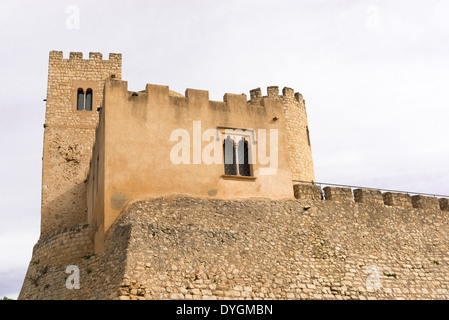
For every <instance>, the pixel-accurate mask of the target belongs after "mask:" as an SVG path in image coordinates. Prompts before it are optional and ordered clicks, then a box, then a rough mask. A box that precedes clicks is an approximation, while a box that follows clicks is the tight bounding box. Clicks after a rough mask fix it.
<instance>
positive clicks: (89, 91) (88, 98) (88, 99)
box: [85, 89, 92, 111]
mask: <svg viewBox="0 0 449 320" xmlns="http://www.w3.org/2000/svg"><path fill="white" fill-rule="evenodd" d="M85 109H86V111H92V89H87V90H86V108H85Z"/></svg>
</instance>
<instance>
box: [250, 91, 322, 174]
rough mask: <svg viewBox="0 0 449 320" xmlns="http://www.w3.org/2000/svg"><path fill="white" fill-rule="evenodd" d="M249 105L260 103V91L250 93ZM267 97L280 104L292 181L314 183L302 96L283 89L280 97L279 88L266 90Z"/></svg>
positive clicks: (310, 147) (310, 148)
mask: <svg viewBox="0 0 449 320" xmlns="http://www.w3.org/2000/svg"><path fill="white" fill-rule="evenodd" d="M250 94H251V100H250V101H249V103H260V101H261V100H262V98H263V97H262V91H261V89H260V88H257V89H254V90H251V91H250ZM267 96H268V98H271V99H273V100H277V101H280V102H282V104H283V106H284V114H285V126H286V133H287V143H288V154H289V158H290V167H291V172H292V179H293V180H297V181H307V182H314V181H315V173H314V169H313V158H312V146H311V144H310V135H309V126H308V123H307V112H306V105H305V101H304V99H303V96H302V95H301V94H300V93H298V92H296V93H295V92H294V90H293V89H291V88H288V87H284V88H283V89H282V95H280V94H279V87H277V86H271V87H268V88H267Z"/></svg>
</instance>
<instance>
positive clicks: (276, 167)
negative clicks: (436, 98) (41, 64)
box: [41, 51, 314, 250]
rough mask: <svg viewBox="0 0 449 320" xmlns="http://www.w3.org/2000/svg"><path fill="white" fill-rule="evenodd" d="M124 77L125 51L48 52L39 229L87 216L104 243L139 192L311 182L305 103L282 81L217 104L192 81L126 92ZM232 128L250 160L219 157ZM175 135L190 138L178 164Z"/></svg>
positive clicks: (253, 190)
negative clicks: (181, 87)
mask: <svg viewBox="0 0 449 320" xmlns="http://www.w3.org/2000/svg"><path fill="white" fill-rule="evenodd" d="M120 79H121V55H120V54H110V55H109V60H103V58H102V56H101V54H99V53H90V55H89V59H83V57H82V54H81V53H73V52H72V53H70V57H69V59H64V58H63V56H62V52H58V51H53V52H51V53H50V63H49V76H48V92H47V109H46V120H45V135H44V157H43V183H42V184H43V186H42V223H41V233H42V236H43V237H45V236H48V235H50V234H52V233H54V232H57V231H59V230H62V229H64V228H67V227H73V226H76V225H78V224H81V223H88V224H90V225H93V226H95V229H96V230H97V233H96V237H95V238H96V239H97V241H96V243H97V245H96V248H97V250H101V248H102V245H101V243H102V241H103V235H104V233H105V232H106V231H107V230H108V229H109V228H110V226H111V225H112V224H113V223H114V221H115V219H116V217H117V216H118V215H119V214H120V212H121V211H122V210H123V208H124V207H125V206H126V205H127V204H128V203H131V202H132V201H134V200H136V199H140V198H145V197H157V196H165V195H172V194H181V195H189V196H195V197H206V198H215V199H233V198H249V197H251V198H254V197H256V198H257V197H260V198H277V199H279V198H292V197H293V189H292V180H302V181H313V180H314V173H313V162H312V153H311V146H310V138H309V130H308V125H307V116H306V110H305V103H304V100H303V98H302V95H301V94H299V93H296V94H295V93H294V91H293V89H290V88H284V89H283V91H282V95H280V94H279V88H278V87H269V88H268V89H267V95H266V96H263V95H262V91H261V89H260V88H258V89H255V90H251V92H250V98H249V99H248V98H247V96H246V95H242V94H226V95H225V96H224V98H223V101H221V102H219V101H210V100H209V94H208V92H207V91H203V90H194V89H187V90H186V92H185V95H182V94H179V93H175V92H173V91H170V90H169V88H168V87H167V86H160V85H147V86H146V89H145V90H143V91H141V92H137V93H136V92H130V91H128V88H127V82H125V81H121V80H120ZM227 131H232V132H231V136H229V134H228V135H227V136H228V137H232V139H233V140H234V142H233V143H234V144H235V146H234V148H233V150H234V151H233V154H234V158H235V159H234V160H233V161H235V162H236V163H237V162H241V161H239V160H238V158H239V157H240V158H242V157H243V158H242V159H241V160H243V162H245V161H246V162H251V163H249V165H248V166H247V167H244V166H243V165H241V164H239V165H237V166H236V167H235V172H232V169H231V167H232V165H227V166H225V165H224V163H222V162H225V161H224V155H223V153H224V151H225V149H224V148H223V147H222V144H223V143H224V140H223V141H219V140H220V139H223V137H224V136H225V135H226V132H227ZM237 131H239V132H237ZM177 132H184V133H186V134H187V135H188V137H187V138H185V139H184V138H183V137H181V136H182V135H181V136H179V135H178V136H176V134H177ZM236 132H237V133H236ZM210 133H213V134H214V136H211V134H210ZM238 137H240V138H242V139H243V140H242V141H243V143H244V144H240V145H241V146H242V148H240V147H239V141H238ZM183 139H184V140H183ZM178 140H179V141H180V142H179V143H185V149H184V148H183V149H182V150H181V151H182V152H181V151H178V154H179V153H180V152H181V153H184V154H183V156H187V157H188V159H187V160H185V159H183V160H182V161H181V163H177V161H178V160H177V159H172V158H173V157H174V158H177V157H178V155H175V156H174V154H173V150H174V148H177V147H178V145H177V144H176V142H177V141H178ZM187 140H188V141H187ZM211 141H212V142H213V141H215V142H217V143H216V144H215V145H211V143H212V142H211ZM240 142H241V141H240ZM204 148H209V149H211V150H209V149H208V150H204ZM245 148H246V149H245ZM262 148H263V149H264V150H262ZM239 149H242V152H239ZM212 150H213V151H212ZM207 152H208V153H207ZM206 153H207V154H206ZM228 154H229V152H228ZM245 156H246V158H245ZM204 157H207V159H203V158H204ZM211 157H212V158H211ZM209 158H211V159H209ZM250 159H252V160H253V161H251V160H250ZM267 162H268V163H267ZM265 164H266V165H265ZM226 168H227V169H226ZM226 170H228V171H229V170H231V171H230V172H225V171H226Z"/></svg>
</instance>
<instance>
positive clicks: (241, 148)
mask: <svg viewBox="0 0 449 320" xmlns="http://www.w3.org/2000/svg"><path fill="white" fill-rule="evenodd" d="M237 153H238V159H239V175H241V176H244V177H250V176H251V169H250V166H249V157H248V141H246V140H245V138H242V139H240V141H239V145H238V152H237Z"/></svg>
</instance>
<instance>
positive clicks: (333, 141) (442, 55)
mask: <svg viewBox="0 0 449 320" xmlns="http://www.w3.org/2000/svg"><path fill="white" fill-rule="evenodd" d="M71 5H74V6H75V7H76V8H77V9H79V28H78V29H77V28H75V29H74V28H71V27H72V24H71V23H70V22H72V20H70V17H71V15H70V11H69V13H67V12H66V10H67V8H68V7H69V6H71ZM0 43H1V50H0V61H1V64H2V65H1V77H0V143H1V144H0V148H1V150H2V156H1V157H0V177H1V179H2V182H3V183H2V184H1V186H0V244H1V245H0V297H3V296H4V295H7V296H10V297H13V298H16V297H17V295H18V292H19V290H20V287H21V285H22V282H23V278H24V276H25V271H26V268H27V265H28V263H29V260H30V258H31V252H32V247H33V245H34V244H35V243H36V241H37V239H38V237H39V227H40V225H39V224H40V187H41V157H42V139H43V123H44V110H45V103H44V102H43V101H42V100H43V99H44V98H45V96H46V85H47V67H48V65H47V64H48V53H49V51H51V50H60V51H64V56H65V57H68V54H69V52H70V51H81V52H83V53H84V55H85V56H86V57H87V56H88V53H89V52H90V51H92V52H101V53H103V55H104V57H106V58H107V56H108V53H109V52H120V53H122V54H123V79H124V80H127V81H128V82H129V88H130V90H143V89H144V88H145V84H146V83H154V84H163V85H169V86H170V88H171V89H172V90H175V91H178V92H181V93H184V91H185V89H186V88H196V89H204V90H209V93H210V97H211V99H213V100H219V101H220V100H221V99H222V96H223V95H224V93H227V92H229V93H246V94H249V90H251V89H253V88H257V87H261V88H262V89H263V91H264V92H266V87H267V86H271V85H277V86H279V87H280V88H281V89H282V88H283V87H284V86H287V87H291V88H294V89H295V91H298V92H301V93H302V94H303V95H304V98H305V100H306V105H307V111H308V118H309V127H310V133H311V142H312V147H313V156H314V163H315V171H316V179H317V181H321V182H330V183H339V184H350V185H358V186H368V187H378V188H384V189H395V190H407V191H415V192H424V193H436V194H449V171H448V163H449V138H448V137H449V128H448V127H449V126H448V123H449V90H448V89H449V59H448V56H449V1H447V0H439V1H438V0H426V1H424V0H419V1H418V0H414V1H412V0H408V1H406V0H395V1H380V0H371V1H366V0H363V1H362V0H357V1H356V0H313V1H311V0H310V1H307V0H295V1H293V0H292V1H287V0H279V1H267V0H257V1H255V0H252V1H245V0H237V1H235V0H226V1H215V0H202V1H199V0H188V1H187V0H183V1H169V0H165V1H143V0H142V1H130V0H127V1H124V0H123V1H118V0H114V1H111V0H107V1H106V0H104V1H77V0H73V1H61V0H59V1H44V0H41V1H18V0H14V1H11V0H2V1H1V2H0Z"/></svg>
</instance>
